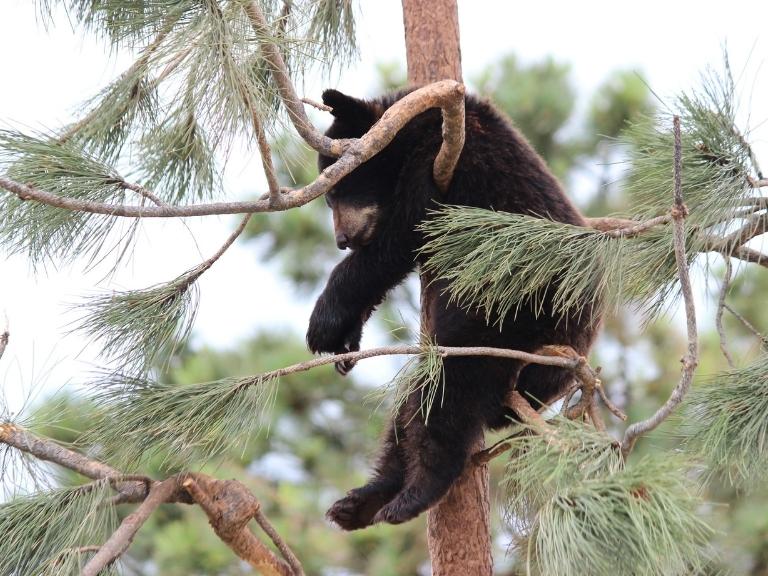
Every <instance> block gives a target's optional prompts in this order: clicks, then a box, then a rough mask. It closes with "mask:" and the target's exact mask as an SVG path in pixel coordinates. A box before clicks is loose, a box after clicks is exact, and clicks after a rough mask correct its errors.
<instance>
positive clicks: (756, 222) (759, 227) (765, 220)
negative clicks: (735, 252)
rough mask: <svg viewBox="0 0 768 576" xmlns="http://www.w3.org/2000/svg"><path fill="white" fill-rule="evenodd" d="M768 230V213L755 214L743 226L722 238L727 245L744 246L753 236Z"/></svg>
mask: <svg viewBox="0 0 768 576" xmlns="http://www.w3.org/2000/svg"><path fill="white" fill-rule="evenodd" d="M766 232H768V214H754V215H752V216H751V217H750V218H748V219H747V223H746V224H744V226H742V227H741V228H739V229H738V230H736V231H735V232H733V233H732V234H729V235H728V236H726V237H725V238H723V239H722V243H723V244H724V245H726V246H742V245H743V244H746V243H747V242H749V241H750V240H752V238H755V237H756V236H760V235H761V234H765V233H766Z"/></svg>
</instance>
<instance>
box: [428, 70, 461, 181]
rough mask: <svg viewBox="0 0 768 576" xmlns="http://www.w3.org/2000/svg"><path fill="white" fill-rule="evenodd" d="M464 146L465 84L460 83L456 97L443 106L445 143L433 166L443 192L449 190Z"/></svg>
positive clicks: (433, 175) (434, 176)
mask: <svg viewBox="0 0 768 576" xmlns="http://www.w3.org/2000/svg"><path fill="white" fill-rule="evenodd" d="M463 148H464V86H463V85H459V87H458V88H457V89H456V92H455V96H454V98H453V99H452V100H451V101H450V102H448V103H447V104H446V105H445V106H444V107H443V143H442V144H441V145H440V151H439V152H438V153H437V157H436V158H435V165H434V166H433V167H432V177H433V178H434V179H435V184H437V187H438V189H439V190H440V191H441V192H443V193H445V192H447V191H448V186H449V185H450V184H451V178H453V171H454V170H455V169H456V164H458V163H459V156H461V151H462V150H463Z"/></svg>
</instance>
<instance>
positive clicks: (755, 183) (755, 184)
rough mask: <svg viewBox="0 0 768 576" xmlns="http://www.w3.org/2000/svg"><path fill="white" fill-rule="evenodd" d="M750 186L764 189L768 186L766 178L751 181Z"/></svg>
mask: <svg viewBox="0 0 768 576" xmlns="http://www.w3.org/2000/svg"><path fill="white" fill-rule="evenodd" d="M750 184H751V185H752V187H753V188H765V187H766V186H768V178H761V179H760V180H751V181H750Z"/></svg>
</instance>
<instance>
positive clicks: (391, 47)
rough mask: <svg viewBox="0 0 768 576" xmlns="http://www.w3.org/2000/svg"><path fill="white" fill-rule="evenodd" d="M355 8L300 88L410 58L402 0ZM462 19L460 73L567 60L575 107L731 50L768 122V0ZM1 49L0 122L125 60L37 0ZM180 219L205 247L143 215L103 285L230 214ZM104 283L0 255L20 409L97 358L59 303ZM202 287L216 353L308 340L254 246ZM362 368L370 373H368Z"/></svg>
mask: <svg viewBox="0 0 768 576" xmlns="http://www.w3.org/2000/svg"><path fill="white" fill-rule="evenodd" d="M359 12H360V17H359V18H358V29H359V38H360V44H361V58H360V63H359V64H358V65H357V66H353V67H349V68H348V69H346V70H344V71H342V72H341V73H340V74H339V75H338V76H334V77H333V82H330V83H329V82H328V81H315V82H312V83H310V84H308V85H307V86H306V87H305V91H304V93H305V94H306V95H307V96H309V97H313V98H315V99H319V94H320V92H321V90H322V89H323V88H325V87H328V86H330V85H332V84H333V85H335V86H336V87H338V88H340V89H341V90H343V91H346V92H348V93H351V94H359V95H367V94H368V93H369V91H370V86H371V85H372V84H373V83H374V79H375V73H374V71H373V70H374V66H373V63H375V62H381V61H387V62H390V61H400V62H403V63H404V61H405V49H404V45H403V40H402V13H401V9H400V2H399V1H398V0H362V1H361V2H360V10H359ZM459 15H460V26H461V39H462V56H463V67H464V74H465V77H466V78H472V77H473V76H475V75H477V74H478V73H479V72H480V71H481V70H482V69H483V68H484V67H485V66H487V65H490V64H493V63H494V62H495V61H497V60H498V58H499V57H501V56H502V55H504V54H507V53H510V52H514V53H516V54H517V55H518V56H519V57H520V58H521V59H522V60H523V61H524V62H530V61H534V60H539V59H541V58H543V57H544V56H546V55H549V54H551V55H552V56H554V57H555V58H556V59H557V60H558V61H566V62H569V63H571V65H572V78H573V80H574V82H575V84H576V86H577V89H578V91H579V94H580V95H581V96H582V99H581V100H580V101H579V105H580V106H582V107H583V106H584V104H585V103H584V96H585V95H587V94H589V93H591V91H592V90H594V88H595V87H596V86H597V85H599V84H600V82H601V81H602V80H603V79H604V78H605V77H606V76H607V75H608V74H609V73H610V72H611V71H613V70H615V69H617V68H635V69H638V70H640V71H642V73H643V76H644V77H645V78H646V79H647V80H648V82H649V84H650V85H651V87H652V88H653V89H654V91H655V92H656V93H657V94H659V95H661V96H662V97H664V96H670V95H673V94H675V93H676V92H678V91H679V90H682V89H686V88H689V87H691V86H693V85H695V84H696V81H697V79H698V75H699V73H700V71H702V70H703V69H704V67H705V66H707V65H708V64H709V65H713V66H719V65H720V63H721V53H722V47H723V45H724V44H727V47H728V50H729V53H730V57H731V63H732V65H733V67H734V69H735V70H736V71H737V72H738V71H739V70H741V68H742V67H743V66H745V65H746V71H745V73H744V74H743V80H742V82H741V89H742V92H743V93H744V95H745V99H744V109H745V110H751V118H750V122H749V124H750V126H757V125H759V124H760V123H761V122H763V121H765V120H766V119H768V69H767V68H766V66H765V58H766V54H768V35H767V34H766V32H765V22H767V21H768V2H765V1H764V0H752V1H747V0H741V1H731V2H728V3H722V2H717V3H715V2H702V1H699V2H689V1H678V2H671V1H669V0H667V1H666V2H660V1H645V2H642V3H640V2H616V1H615V0H614V1H613V2H607V1H604V2H596V1H582V2H572V1H569V2H566V1H559V2H551V1H539V2H525V3H520V2H512V1H510V0H507V1H490V0H488V1H480V0H476V1H474V2H470V1H467V0H459ZM0 54H1V55H2V56H0V125H2V126H9V125H12V126H16V127H19V126H26V127H31V128H36V127H41V126H52V127H53V126H57V125H60V124H62V123H65V122H67V121H69V120H71V119H72V114H73V112H74V111H75V110H76V108H77V105H78V104H79V103H80V102H82V101H83V100H85V99H86V98H88V97H90V96H91V95H93V94H94V93H95V92H97V91H98V89H99V88H100V87H102V86H103V85H104V84H106V83H107V82H108V81H109V80H110V79H111V78H113V77H114V76H115V75H116V74H117V73H119V72H120V71H121V70H123V69H124V68H126V67H127V66H128V65H129V64H130V59H129V58H128V57H126V56H122V57H118V58H114V57H112V58H110V54H109V53H108V50H107V49H106V48H105V47H104V46H103V45H100V44H97V43H96V42H95V41H94V40H93V39H92V38H83V37H82V36H81V34H80V33H73V32H72V31H71V29H70V28H69V26H68V24H67V23H66V21H62V22H61V24H60V25H59V26H58V27H56V28H54V29H52V30H49V31H48V32H46V31H45V30H43V28H42V26H40V25H39V23H38V22H37V20H36V13H35V9H34V7H33V2H32V1H31V0H0ZM750 95H751V99H750ZM750 100H751V101H750ZM755 140H756V142H757V150H758V154H759V155H760V156H762V157H763V158H766V160H764V164H765V163H768V128H767V127H766V126H761V127H760V128H759V129H757V130H756V131H755ZM760 152H762V154H760ZM258 167H259V163H258V160H254V161H253V162H250V163H242V162H241V163H240V164H239V165H238V163H237V162H233V164H232V166H231V170H230V173H229V175H228V184H229V190H228V192H229V194H230V196H231V197H232V198H234V197H242V196H246V195H250V196H253V195H255V194H256V193H260V192H261V191H263V190H264V189H265V187H264V185H263V179H262V177H261V175H260V174H259V170H258ZM256 217H259V218H263V217H269V216H267V215H261V216H259V215H257V216H256ZM188 225H189V226H190V228H191V230H192V231H193V233H194V236H195V237H196V240H197V245H198V246H199V249H200V251H198V248H197V246H196V244H195V242H193V241H192V239H191V235H190V233H189V231H187V229H185V228H184V227H183V226H181V225H180V224H179V223H177V222H151V223H147V224H145V225H144V226H143V233H142V235H141V239H140V242H139V244H138V246H137V250H136V257H135V259H134V263H133V265H132V266H131V267H130V268H129V269H127V270H125V271H123V272H121V273H120V274H118V276H117V277H116V278H115V280H114V282H113V283H112V284H110V285H109V287H113V288H114V287H118V288H127V287H130V288H139V287H146V286H149V285H150V284H152V283H155V282H159V281H164V280H169V279H171V278H173V277H175V276H176V275H177V274H179V273H181V272H183V271H184V270H186V269H188V268H190V267H191V266H193V265H195V264H196V263H198V262H199V261H200V259H201V258H202V257H207V256H209V255H210V254H211V253H212V252H214V251H215V250H216V248H217V247H218V246H219V244H220V243H221V242H222V241H223V240H224V238H225V237H226V236H227V234H228V233H229V231H230V230H231V228H232V226H233V219H231V218H209V219H204V220H193V221H188ZM341 257H342V255H341V254H340V255H339V258H341ZM99 278H100V277H99V275H98V274H90V275H85V274H84V273H83V271H82V268H81V267H72V268H65V269H61V270H58V271H56V270H51V271H49V272H48V273H47V274H38V275H33V274H31V273H30V270H29V268H28V265H27V263H26V262H25V261H24V259H23V258H20V257H12V258H6V257H5V255H3V253H2V252H0V323H2V311H3V310H5V312H6V313H7V315H8V318H9V320H10V326H11V342H10V344H9V346H8V349H7V350H6V353H5V356H4V357H3V359H2V361H0V383H2V384H0V389H4V392H5V394H6V396H7V399H8V401H9V402H10V406H11V407H12V409H18V407H19V406H20V405H21V402H22V399H23V398H24V397H25V395H26V394H28V392H29V391H30V390H31V389H32V388H33V384H37V385H38V388H40V387H41V386H40V385H42V384H45V389H47V390H50V389H51V387H58V386H61V385H63V384H64V383H65V382H66V381H68V380H72V381H74V382H77V381H80V380H82V379H83V378H85V377H86V376H87V373H88V371H89V370H91V369H92V368H93V367H94V366H96V365H98V360H97V359H96V355H95V353H96V351H95V350H93V349H86V350H83V346H84V343H83V341H82V340H81V339H80V338H79V337H77V336H76V335H67V334H66V328H65V325H66V323H67V321H68V320H71V319H72V316H71V315H70V316H66V315H65V310H66V307H65V306H64V303H65V302H72V301H74V300H76V299H77V297H78V296H80V295H82V294H85V293H88V292H89V291H92V290H93V288H94V286H95V284H96V282H97V281H98V280H99ZM200 288H201V307H200V313H199V315H198V321H197V324H196V330H195V339H196V341H197V342H205V343H208V344H210V345H213V346H216V347H222V348H223V347H227V346H230V345H232V344H234V343H236V342H237V341H239V340H241V339H243V338H244V337H246V336H248V335H250V334H253V333H254V332H255V331H256V330H257V329H258V328H259V327H261V326H285V327H290V328H293V329H295V330H296V331H297V332H298V333H300V334H303V332H304V328H305V325H306V321H307V318H308V316H309V311H310V310H311V302H305V301H302V300H300V298H299V296H298V295H296V294H294V293H293V292H292V291H291V288H290V286H288V285H287V284H286V283H283V282H281V281H279V280H278V279H277V278H276V277H275V275H274V274H272V273H271V272H270V271H269V270H268V269H266V268H264V267H262V266H259V265H258V264H257V254H256V253H255V251H254V247H253V246H252V245H249V246H238V245H235V246H234V247H233V248H232V249H231V250H230V251H229V252H228V253H227V254H226V255H225V256H224V257H223V258H222V259H221V260H220V261H219V262H218V263H217V264H216V265H215V266H214V268H213V269H212V270H211V271H209V272H208V273H207V274H205V275H204V277H203V279H202V280H201V282H200ZM364 344H365V342H364ZM368 366H369V368H368V370H369V371H372V370H374V369H375V368H374V366H372V365H371V364H370V363H369V364H368ZM46 372H47V375H46ZM387 372H389V370H387ZM378 378H379V379H383V378H381V376H378Z"/></svg>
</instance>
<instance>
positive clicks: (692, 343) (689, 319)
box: [621, 116, 699, 458]
mask: <svg viewBox="0 0 768 576" xmlns="http://www.w3.org/2000/svg"><path fill="white" fill-rule="evenodd" d="M673 126H674V136H675V163H674V166H675V174H674V177H675V204H674V206H673V207H672V218H673V223H674V247H675V260H676V262H677V273H678V277H679V278H680V287H681V289H682V292H683V300H684V302H685V318H686V324H687V333H688V351H687V353H686V355H685V356H684V357H683V359H682V363H683V373H682V375H681V377H680V381H679V382H678V384H677V386H675V389H674V390H673V391H672V395H671V396H670V397H669V399H668V400H667V401H666V402H665V403H664V405H663V406H661V408H659V409H658V410H657V411H656V413H655V414H654V415H653V416H651V417H650V418H648V419H646V420H643V421H641V422H636V423H634V424H632V426H630V427H629V428H627V431H626V432H625V434H624V440H623V441H622V447H621V451H622V454H623V455H624V458H626V457H627V456H629V454H630V452H631V451H632V448H633V447H634V445H635V442H637V439H638V438H639V437H640V435H642V434H645V433H646V432H650V431H651V430H654V429H655V428H656V427H658V426H659V425H660V424H661V423H662V422H664V420H666V419H667V417H668V416H669V415H670V414H671V413H672V411H673V410H675V408H677V406H678V405H679V404H680V403H681V402H682V401H683V398H684V397H685V394H686V392H688V389H689V388H690V386H691V381H692V380H693V373H694V371H695V370H696V366H697V365H698V362H699V361H698V334H697V330H696V309H695V307H694V302H693V290H692V288H691V279H690V276H689V274H688V260H687V258H686V255H685V217H686V215H687V211H688V209H687V208H686V206H685V204H684V203H683V190H682V145H681V142H680V140H681V136H680V118H679V117H678V116H675V117H674V122H673Z"/></svg>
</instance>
